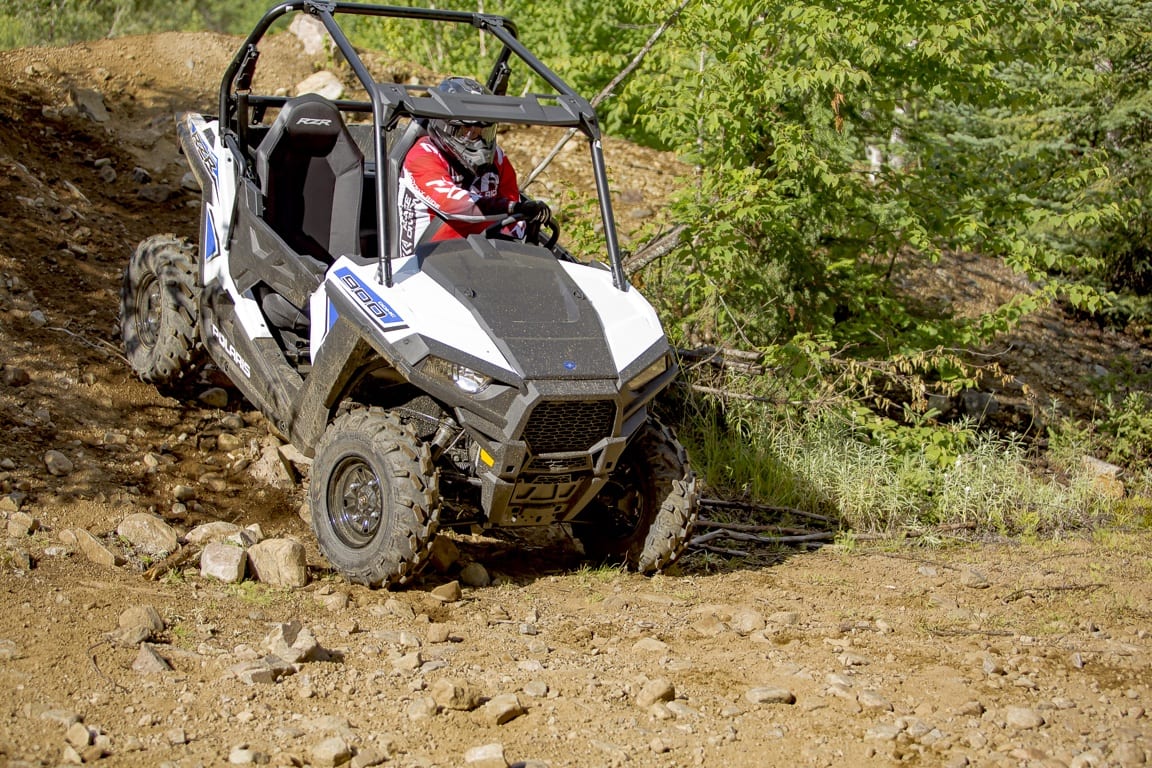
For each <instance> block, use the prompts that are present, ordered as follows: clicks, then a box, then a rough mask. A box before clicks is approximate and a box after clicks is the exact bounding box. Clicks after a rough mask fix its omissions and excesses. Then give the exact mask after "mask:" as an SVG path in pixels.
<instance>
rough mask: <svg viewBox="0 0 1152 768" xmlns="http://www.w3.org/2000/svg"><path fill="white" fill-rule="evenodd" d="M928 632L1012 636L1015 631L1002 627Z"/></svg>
mask: <svg viewBox="0 0 1152 768" xmlns="http://www.w3.org/2000/svg"><path fill="white" fill-rule="evenodd" d="M928 634H930V635H936V636H937V637H964V636H965V635H984V636H987V637H1012V636H1013V635H1015V634H1016V633H1015V632H1009V631H1007V630H1003V629H929V630H928Z"/></svg>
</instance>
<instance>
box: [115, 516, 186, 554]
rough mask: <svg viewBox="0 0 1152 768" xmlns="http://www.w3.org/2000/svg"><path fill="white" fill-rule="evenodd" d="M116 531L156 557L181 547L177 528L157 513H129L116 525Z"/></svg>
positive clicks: (133, 544)
mask: <svg viewBox="0 0 1152 768" xmlns="http://www.w3.org/2000/svg"><path fill="white" fill-rule="evenodd" d="M116 533H117V534H119V535H120V536H123V537H124V538H125V539H127V540H128V543H129V544H131V545H132V546H133V547H135V548H136V549H138V550H141V551H143V552H146V553H148V554H149V555H152V556H155V557H163V556H165V555H167V554H169V553H171V552H175V551H176V550H177V549H179V548H180V542H179V540H178V538H179V537H178V536H177V534H176V531H175V529H173V528H172V526H170V525H168V523H166V522H164V521H163V520H161V519H160V518H159V517H157V516H156V515H150V514H147V513H145V512H138V513H136V514H133V515H128V517H126V518H124V519H123V520H121V521H120V525H118V526H116Z"/></svg>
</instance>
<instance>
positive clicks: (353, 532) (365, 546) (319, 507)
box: [309, 408, 440, 587]
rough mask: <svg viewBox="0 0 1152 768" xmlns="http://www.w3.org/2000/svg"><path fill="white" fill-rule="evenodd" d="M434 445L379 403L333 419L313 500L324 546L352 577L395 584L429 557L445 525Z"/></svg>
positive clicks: (316, 466)
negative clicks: (441, 516)
mask: <svg viewBox="0 0 1152 768" xmlns="http://www.w3.org/2000/svg"><path fill="white" fill-rule="evenodd" d="M437 484H438V475H437V470H436V469H435V468H434V467H433V465H432V455H431V452H430V451H429V449H428V446H427V445H425V444H424V443H421V442H420V440H419V438H417V436H416V433H415V432H414V431H413V430H412V429H411V428H409V427H407V426H406V425H404V424H403V423H402V422H401V421H400V419H399V418H398V417H397V416H395V415H393V414H389V413H387V412H386V411H383V410H381V409H378V408H373V409H370V410H368V409H364V410H356V411H352V412H351V413H346V414H344V415H343V416H340V417H339V418H338V419H336V421H334V422H333V423H332V424H331V425H329V427H328V429H327V430H326V431H325V432H324V436H323V437H322V438H321V439H320V444H319V445H318V446H317V448H316V457H315V460H314V461H313V462H312V479H311V485H310V488H309V500H310V502H311V505H312V530H313V531H314V532H315V533H316V541H317V543H318V544H319V546H320V552H321V553H322V554H323V555H324V557H326V558H327V559H328V562H329V563H331V564H332V567H333V568H335V569H336V571H338V572H339V573H340V574H342V575H343V576H344V577H345V578H347V579H348V580H349V581H352V582H355V583H357V584H365V585H367V586H369V587H381V586H383V587H387V586H390V585H393V584H404V583H405V582H407V581H409V580H411V579H412V578H413V577H414V576H415V575H416V574H417V573H419V571H420V568H421V567H422V566H423V565H424V563H425V562H426V561H427V559H428V556H429V554H430V552H431V549H432V539H433V538H434V536H435V534H436V527H437V525H438V523H439V506H440V499H439V492H438V487H437Z"/></svg>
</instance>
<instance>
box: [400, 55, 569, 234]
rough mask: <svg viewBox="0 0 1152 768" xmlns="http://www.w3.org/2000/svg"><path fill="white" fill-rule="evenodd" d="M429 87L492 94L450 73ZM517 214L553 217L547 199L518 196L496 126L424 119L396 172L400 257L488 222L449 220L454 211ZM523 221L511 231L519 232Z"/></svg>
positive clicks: (539, 219) (543, 220)
mask: <svg viewBox="0 0 1152 768" xmlns="http://www.w3.org/2000/svg"><path fill="white" fill-rule="evenodd" d="M434 90H437V91H440V92H441V93H445V94H452V95H468V94H475V95H481V94H491V91H489V90H488V89H487V88H485V87H484V86H482V85H481V84H480V83H478V82H476V81H475V80H472V79H470V78H466V77H449V78H447V79H446V80H444V82H442V83H440V85H438V86H436V88H435V89H434ZM498 214H519V215H520V216H522V217H523V220H524V221H525V222H527V223H529V224H538V225H541V226H542V225H545V224H547V223H548V222H549V221H551V219H552V212H551V210H550V209H549V208H548V206H547V204H545V203H543V202H541V201H539V200H521V199H520V188H519V186H518V185H517V182H516V170H515V169H514V168H513V167H512V163H511V162H509V160H508V157H507V156H506V155H505V154H504V151H503V150H502V149H500V148H499V147H497V146H496V126H495V125H493V124H492V123H478V122H472V121H460V120H429V121H428V135H427V136H422V137H420V139H419V140H417V142H416V143H415V144H414V145H413V146H412V149H411V150H409V152H408V154H407V156H405V158H404V167H403V169H402V171H401V173H400V256H401V257H404V256H410V255H412V254H413V253H414V252H415V251H416V246H417V245H421V244H423V243H434V242H440V241H442V240H449V239H452V238H461V237H467V236H468V235H473V234H480V233H482V232H484V230H486V229H487V228H488V227H490V226H492V222H490V221H488V222H466V221H459V220H453V219H452V218H450V217H453V216H492V215H498ZM523 230H524V225H523V224H517V225H516V227H515V228H513V229H512V231H511V232H510V234H513V235H515V236H517V237H523Z"/></svg>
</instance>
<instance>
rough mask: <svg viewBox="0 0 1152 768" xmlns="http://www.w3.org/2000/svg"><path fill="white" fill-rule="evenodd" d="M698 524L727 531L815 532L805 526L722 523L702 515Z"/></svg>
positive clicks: (701, 526)
mask: <svg viewBox="0 0 1152 768" xmlns="http://www.w3.org/2000/svg"><path fill="white" fill-rule="evenodd" d="M696 526H697V527H699V528H722V529H724V530H726V531H743V532H745V533H768V532H773V533H794V534H805V533H815V531H810V530H807V529H804V528H786V527H784V526H781V525H752V524H750V523H721V522H719V521H718V520H710V519H708V518H706V517H701V518H699V519H698V520H697V521H696Z"/></svg>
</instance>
